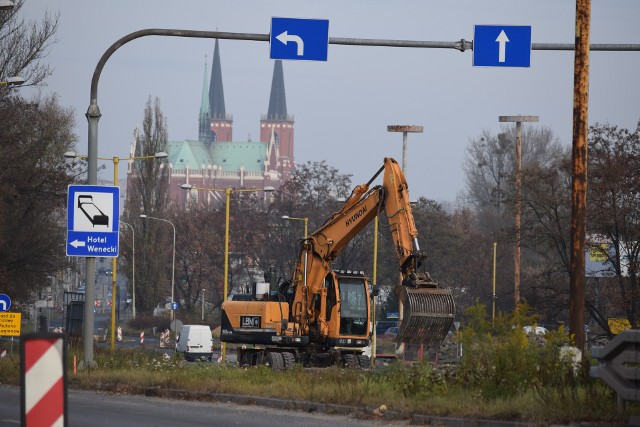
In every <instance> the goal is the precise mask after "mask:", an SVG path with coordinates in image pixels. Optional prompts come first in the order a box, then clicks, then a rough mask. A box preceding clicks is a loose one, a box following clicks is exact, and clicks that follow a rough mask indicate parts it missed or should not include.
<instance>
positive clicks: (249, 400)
mask: <svg viewBox="0 0 640 427" xmlns="http://www.w3.org/2000/svg"><path fill="white" fill-rule="evenodd" d="M140 391H141V394H144V395H145V396H149V397H168V398H174V399H184V400H203V401H216V402H230V403H235V404H238V405H257V406H264V407H268V408H273V409H282V410H294V411H304V412H322V413H325V414H332V415H350V416H354V417H355V418H357V419H378V420H388V421H409V422H410V424H411V425H434V426H443V427H494V426H495V427H535V426H538V425H539V424H534V423H524V422H517V421H499V420H479V419H467V418H452V417H439V416H431V415H421V414H405V413H402V412H398V411H385V412H384V413H382V414H381V415H376V414H375V413H374V411H376V410H377V408H368V407H355V406H347V405H338V404H332V403H316V402H310V401H305V400H282V399H275V398H271V397H256V396H246V395H236V394H224V393H199V392H189V391H186V390H181V389H166V388H160V387H149V388H144V389H140ZM377 413H378V414H380V412H377Z"/></svg>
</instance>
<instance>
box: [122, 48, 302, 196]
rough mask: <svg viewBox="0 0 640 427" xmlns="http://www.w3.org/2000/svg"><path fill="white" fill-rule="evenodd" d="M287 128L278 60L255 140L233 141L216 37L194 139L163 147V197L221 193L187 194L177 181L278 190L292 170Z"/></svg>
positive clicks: (289, 123) (289, 127)
mask: <svg viewBox="0 0 640 427" xmlns="http://www.w3.org/2000/svg"><path fill="white" fill-rule="evenodd" d="M293 130H294V120H293V116H291V115H289V114H287V102H286V96H285V88H284V73H283V69H282V61H280V60H276V61H275V63H274V68H273V78H272V81H271V95H270V98H269V108H268V110H267V114H266V115H262V116H261V118H260V140H259V141H251V140H247V141H240V140H236V141H234V140H233V116H232V115H231V114H228V113H227V112H226V108H225V102H224V88H223V84H222V66H221V63H220V49H219V44H218V40H216V42H215V48H214V52H213V62H212V65H211V76H210V79H208V71H207V63H206V62H205V69H204V80H203V87H202V99H201V105H200V117H199V124H198V140H184V141H169V144H168V147H167V152H168V154H169V157H168V167H169V198H170V199H171V200H172V201H174V202H176V203H178V204H179V205H180V206H184V205H185V204H186V201H187V200H189V199H188V197H187V196H190V197H191V200H193V198H194V197H195V198H197V200H198V201H201V202H205V203H207V204H209V203H214V202H215V200H223V199H224V193H222V194H221V193H218V192H211V191H197V192H196V191H193V192H191V194H190V195H189V194H188V192H186V191H184V190H182V189H180V185H181V184H191V185H194V186H196V187H203V188H215V189H219V190H224V189H226V188H233V189H241V188H245V189H251V188H257V189H263V188H265V187H268V186H272V187H275V188H279V187H280V185H282V183H283V182H285V181H286V180H287V179H288V178H289V177H290V176H291V173H292V172H293V170H294V168H295V162H294V143H293ZM135 144H136V141H134V145H135ZM132 152H135V146H134V147H133V149H132Z"/></svg>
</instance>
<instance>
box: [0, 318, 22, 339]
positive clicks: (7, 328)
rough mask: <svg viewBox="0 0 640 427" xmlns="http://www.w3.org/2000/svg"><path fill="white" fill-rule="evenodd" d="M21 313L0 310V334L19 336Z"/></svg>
mask: <svg viewBox="0 0 640 427" xmlns="http://www.w3.org/2000/svg"><path fill="white" fill-rule="evenodd" d="M20 319H22V313H9V312H0V336H2V337H19V336H20Z"/></svg>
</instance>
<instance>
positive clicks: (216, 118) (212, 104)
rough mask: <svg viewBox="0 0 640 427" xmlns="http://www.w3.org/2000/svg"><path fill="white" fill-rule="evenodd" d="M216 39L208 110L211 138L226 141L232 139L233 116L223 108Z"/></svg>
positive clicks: (220, 68) (222, 90)
mask: <svg viewBox="0 0 640 427" xmlns="http://www.w3.org/2000/svg"><path fill="white" fill-rule="evenodd" d="M219 50H220V48H219V46H218V39H216V45H215V48H214V50H213V62H212V64H211V82H210V83H209V111H210V114H211V128H210V129H211V140H212V141H220V142H228V141H232V140H233V116H232V115H231V114H227V112H226V110H225V108H224V89H223V87H222V65H221V64H220V51H219Z"/></svg>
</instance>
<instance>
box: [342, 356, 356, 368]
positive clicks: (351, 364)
mask: <svg viewBox="0 0 640 427" xmlns="http://www.w3.org/2000/svg"><path fill="white" fill-rule="evenodd" d="M343 365H344V367H345V368H348V369H358V368H359V367H360V362H359V361H358V356H356V355H355V354H345V355H344V362H343Z"/></svg>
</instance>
